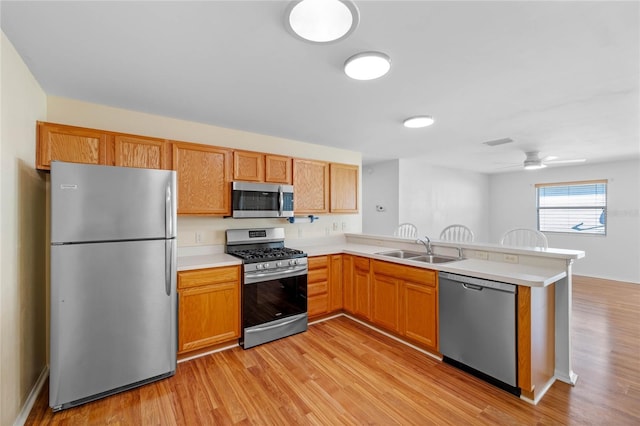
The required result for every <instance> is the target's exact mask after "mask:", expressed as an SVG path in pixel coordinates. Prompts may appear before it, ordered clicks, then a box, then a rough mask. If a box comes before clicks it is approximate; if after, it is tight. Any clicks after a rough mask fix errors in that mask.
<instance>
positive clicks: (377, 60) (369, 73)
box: [344, 52, 391, 80]
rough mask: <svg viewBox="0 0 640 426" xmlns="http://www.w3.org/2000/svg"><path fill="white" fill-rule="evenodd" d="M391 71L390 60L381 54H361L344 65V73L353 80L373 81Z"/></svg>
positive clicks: (354, 56)
mask: <svg viewBox="0 0 640 426" xmlns="http://www.w3.org/2000/svg"><path fill="white" fill-rule="evenodd" d="M389 69H391V58H389V56H387V55H385V54H384V53H382V52H362V53H358V54H356V55H353V56H352V57H350V58H349V59H347V60H346V62H345V63H344V72H345V74H347V75H348V76H349V77H351V78H353V79H354V80H374V79H376V78H380V77H382V76H383V75H385V74H386V73H388V72H389Z"/></svg>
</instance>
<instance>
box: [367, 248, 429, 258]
mask: <svg viewBox="0 0 640 426" xmlns="http://www.w3.org/2000/svg"><path fill="white" fill-rule="evenodd" d="M376 254H381V255H382V256H389V257H395V258H398V259H412V258H414V257H420V256H423V255H424V253H418V252H415V251H409V250H391V251H383V252H380V253H376Z"/></svg>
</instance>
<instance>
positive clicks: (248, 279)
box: [244, 268, 307, 284]
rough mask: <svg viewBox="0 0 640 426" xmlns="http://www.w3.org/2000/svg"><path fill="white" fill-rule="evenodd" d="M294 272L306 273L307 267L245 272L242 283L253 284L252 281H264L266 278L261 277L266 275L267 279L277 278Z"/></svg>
mask: <svg viewBox="0 0 640 426" xmlns="http://www.w3.org/2000/svg"><path fill="white" fill-rule="evenodd" d="M296 272H297V273H298V275H306V274H307V268H302V269H287V270H286V271H280V272H267V273H264V274H245V276H244V283H245V284H253V283H256V282H260V281H266V280H263V279H262V278H265V277H267V278H269V279H278V278H282V277H286V276H290V275H291V274H294V273H296ZM294 276H295V275H294Z"/></svg>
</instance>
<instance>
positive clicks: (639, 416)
mask: <svg viewBox="0 0 640 426" xmlns="http://www.w3.org/2000/svg"><path fill="white" fill-rule="evenodd" d="M572 337H573V367H574V370H575V372H576V373H577V374H578V375H579V376H580V378H579V380H578V383H577V385H576V386H575V387H572V386H570V385H567V384H565V383H561V382H556V383H555V384H554V385H553V386H552V387H551V389H550V390H549V391H548V393H547V394H546V395H545V396H544V398H543V399H542V401H541V402H540V403H539V404H538V405H537V406H532V405H530V404H528V403H526V402H524V401H521V400H520V399H518V398H516V397H514V396H512V395H510V394H508V393H506V392H503V391H501V390H499V389H497V388H494V387H492V386H490V385H488V384H486V383H484V382H482V381H480V380H478V379H476V378H474V377H473V376H470V375H468V374H466V373H464V372H461V371H459V370H457V369H455V368H453V367H451V366H449V365H446V364H442V363H440V362H438V361H436V360H434V359H432V358H430V357H428V356H426V355H424V354H422V353H420V352H417V351H415V350H413V349H411V348H409V347H407V346H405V345H403V344H401V343H398V342H396V341H395V340H392V339H390V338H387V337H385V336H383V335H381V334H378V333H376V332H373V331H371V330H370V329H368V328H367V327H364V326H362V325H360V324H359V323H357V322H354V321H352V320H350V319H348V318H346V317H339V318H336V319H331V320H329V321H325V322H322V323H317V324H314V325H312V326H310V328H309V330H308V331H307V332H306V333H302V334H298V335H296V336H291V337H289V338H286V339H282V340H279V341H277V342H272V343H269V344H266V345H262V346H259V347H256V348H252V349H250V350H247V351H244V350H242V349H240V348H234V349H231V350H227V351H224V352H219V353H216V354H213V355H208V356H205V357H202V358H198V359H195V360H191V361H187V362H183V363H181V364H179V365H178V370H177V373H176V375H175V376H174V377H172V378H169V379H165V380H162V381H160V382H156V383H154V384H150V385H147V386H144V387H141V388H138V389H134V390H131V391H128V392H125V393H121V394H119V395H114V396H111V397H108V398H105V399H103V400H100V401H96V402H93V403H90V404H86V405H84V406H81V407H76V408H73V409H69V410H65V411H62V412H59V413H52V412H51V410H50V409H49V408H48V406H47V403H48V391H47V389H45V390H44V391H43V392H42V394H41V395H40V396H39V398H38V400H37V402H36V404H35V406H34V408H33V410H32V412H31V414H30V416H29V418H28V421H27V424H60V425H63V424H73V425H76V424H95V425H101V424H121V425H125V424H127V425H129V424H131V425H148V424H162V425H165V424H166V425H172V424H180V425H191V424H194V425H195V424H203V425H204V424H207V425H209V424H220V425H225V424H244V425H249V424H259V425H272V424H278V425H288V424H328V425H336V424H382V425H389V424H403V425H408V424H416V425H428V424H438V425H442V424H452V425H462V424H492V425H494V424H505V425H518V424H521V425H531V424H545V425H546V424H575V425H589V424H593V425H604V424H607V425H638V424H640V285H634V284H629V283H621V282H615V281H609V280H599V279H593V278H586V277H574V292H573V333H572Z"/></svg>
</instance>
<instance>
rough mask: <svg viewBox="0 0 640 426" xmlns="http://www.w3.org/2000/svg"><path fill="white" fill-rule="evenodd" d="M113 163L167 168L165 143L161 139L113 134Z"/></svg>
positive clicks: (147, 167) (126, 165) (149, 167)
mask: <svg viewBox="0 0 640 426" xmlns="http://www.w3.org/2000/svg"><path fill="white" fill-rule="evenodd" d="M113 148H114V164H115V165H116V166H122V167H140V168H144V169H168V168H169V162H168V161H167V143H166V141H164V140H162V139H151V138H141V137H135V136H127V135H115V136H114V139H113Z"/></svg>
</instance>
